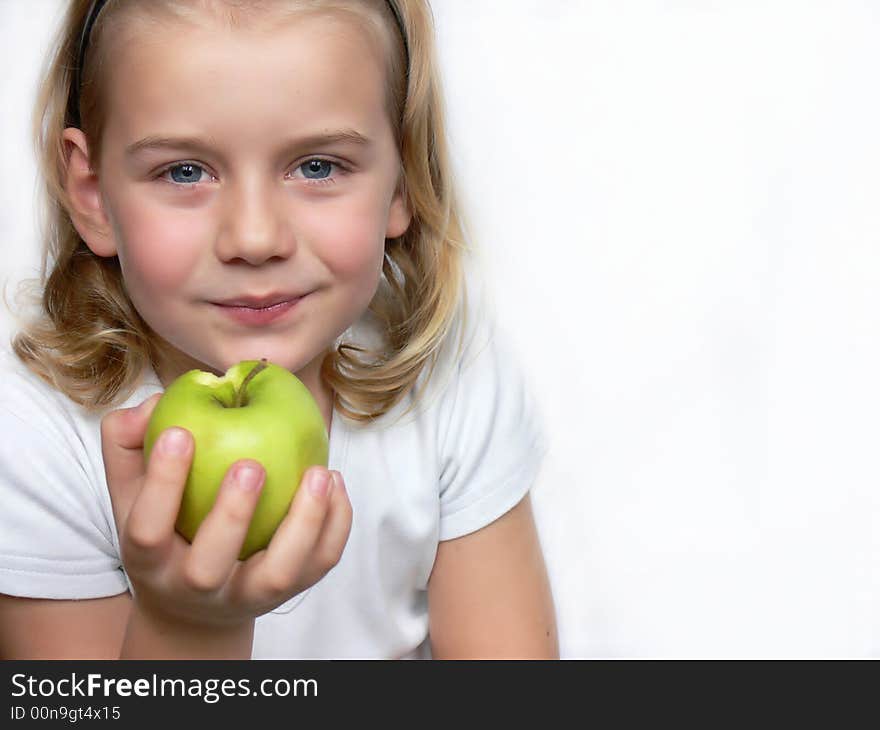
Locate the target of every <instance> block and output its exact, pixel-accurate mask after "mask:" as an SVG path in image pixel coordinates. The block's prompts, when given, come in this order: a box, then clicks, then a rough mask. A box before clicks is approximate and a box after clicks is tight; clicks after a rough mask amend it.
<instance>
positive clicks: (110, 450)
mask: <svg viewBox="0 0 880 730" xmlns="http://www.w3.org/2000/svg"><path fill="white" fill-rule="evenodd" d="M161 397H162V393H154V394H153V395H151V396H150V397H149V398H147V399H146V400H145V401H144V402H143V403H141V404H140V405H139V406H136V407H135V408H121V409H119V410H116V411H111V412H110V413H108V414H107V415H106V416H104V418H103V419H102V420H101V453H102V456H103V457H104V471H105V472H106V475H107V486H108V488H109V490H110V500H111V502H112V503H113V512H114V514H115V516H116V524H117V525H119V526H121V525H122V524H124V521H125V517H126V516H127V515H128V511H129V510H130V509H131V505H132V504H133V503H134V500H135V498H136V497H137V492H138V491H139V489H140V482H141V477H143V475H144V472H145V471H146V467H145V465H144V453H143V447H144V434H145V433H146V431H147V424H148V423H149V422H150V416H152V414H153V409H154V408H155V407H156V404H157V403H158V402H159V399H160V398H161Z"/></svg>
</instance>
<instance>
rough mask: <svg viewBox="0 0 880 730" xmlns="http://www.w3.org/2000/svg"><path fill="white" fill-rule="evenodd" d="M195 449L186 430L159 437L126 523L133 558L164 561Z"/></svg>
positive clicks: (126, 536)
mask: <svg viewBox="0 0 880 730" xmlns="http://www.w3.org/2000/svg"><path fill="white" fill-rule="evenodd" d="M193 446H194V443H193V437H192V434H191V433H190V432H189V431H187V430H186V429H184V428H168V429H165V431H163V432H162V433H161V435H160V436H159V440H158V441H157V442H156V448H154V449H153V451H152V453H151V454H150V462H149V464H147V473H146V475H145V477H144V483H143V487H142V488H141V490H140V493H139V494H138V496H137V498H136V499H135V502H134V505H132V508H131V512H130V513H129V515H128V520H127V522H126V528H125V541H126V543H127V545H128V547H129V550H130V553H129V554H130V555H132V557H135V558H137V559H140V560H142V561H144V562H151V561H152V560H153V559H161V553H162V552H163V549H164V548H167V547H168V546H169V545H170V544H171V540H172V538H173V537H174V524H175V522H176V521H177V513H178V512H179V511H180V500H181V498H182V496H183V489H184V487H185V486H186V478H187V475H188V474H189V468H190V465H191V463H192V456H193ZM132 552H133V554H132Z"/></svg>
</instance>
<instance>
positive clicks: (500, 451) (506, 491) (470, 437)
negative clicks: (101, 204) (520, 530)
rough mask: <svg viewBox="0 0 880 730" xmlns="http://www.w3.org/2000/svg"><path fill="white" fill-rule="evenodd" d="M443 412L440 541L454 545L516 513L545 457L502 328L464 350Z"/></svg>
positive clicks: (536, 413)
mask: <svg viewBox="0 0 880 730" xmlns="http://www.w3.org/2000/svg"><path fill="white" fill-rule="evenodd" d="M441 412H443V413H444V417H445V418H446V419H447V422H446V431H445V436H443V441H442V445H441V448H440V454H441V476H440V540H451V539H454V538H456V537H461V536H463V535H466V534H468V533H471V532H474V531H476V530H479V529H480V528H482V527H484V526H486V525H488V524H490V523H491V522H493V521H495V520H496V519H498V518H499V517H501V516H502V515H503V514H505V513H506V512H507V511H509V510H510V509H512V508H513V507H515V506H516V505H517V503H519V501H520V500H521V499H522V498H523V497H525V495H526V494H527V493H528V491H529V490H530V488H531V487H532V485H533V483H534V481H535V479H536V478H537V476H538V472H539V470H540V467H541V464H542V461H543V458H544V455H545V453H546V451H547V441H546V436H545V430H544V423H543V418H542V415H541V411H540V409H539V408H538V405H537V403H536V401H535V397H534V393H533V391H532V389H531V387H530V384H529V381H528V379H527V378H526V377H525V373H524V371H523V369H522V366H521V364H520V362H519V361H518V359H517V356H516V353H515V351H514V349H513V348H512V346H511V343H510V341H509V338H508V336H507V334H506V333H505V332H504V331H503V330H502V329H501V328H500V327H499V326H498V325H497V324H488V325H486V324H484V325H481V326H479V327H478V328H477V332H476V334H475V335H474V336H473V337H472V338H471V340H470V341H469V342H468V343H466V346H465V348H464V351H463V352H462V355H461V358H460V359H459V362H458V363H457V365H456V368H455V372H454V374H453V377H452V378H451V379H450V383H449V387H448V389H447V391H446V392H445V393H444V395H443V402H442V406H441Z"/></svg>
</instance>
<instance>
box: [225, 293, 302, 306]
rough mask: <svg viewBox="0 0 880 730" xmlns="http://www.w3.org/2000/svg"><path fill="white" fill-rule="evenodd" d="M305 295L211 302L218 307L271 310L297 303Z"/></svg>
mask: <svg viewBox="0 0 880 730" xmlns="http://www.w3.org/2000/svg"><path fill="white" fill-rule="evenodd" d="M303 296H305V295H298V294H284V293H274V294H267V295H266V296H261V297H259V296H251V295H245V296H241V297H235V298H233V299H226V300H223V301H219V302H212V303H213V304H216V305H218V306H220V307H232V308H237V309H257V310H260V309H271V308H272V307H276V306H280V305H282V304H290V303H291V302H294V303H295V302H298V301H299V300H300V299H302V298H303Z"/></svg>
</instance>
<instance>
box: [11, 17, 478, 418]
mask: <svg viewBox="0 0 880 730" xmlns="http://www.w3.org/2000/svg"><path fill="white" fill-rule="evenodd" d="M90 4H91V3H90V0H70V4H69V6H68V9H67V12H66V15H65V18H64V22H63V24H62V26H61V27H60V28H59V30H58V31H57V35H56V36H55V38H54V40H53V45H52V47H51V51H50V54H49V56H48V58H47V62H46V63H47V66H46V68H45V69H44V73H43V75H42V79H43V80H42V82H41V83H40V86H39V89H38V93H37V99H36V105H35V108H34V113H33V120H32V123H33V142H34V145H35V153H36V156H37V162H38V170H39V173H40V175H41V178H42V180H43V187H42V190H41V193H42V199H41V201H40V202H41V204H42V205H43V207H44V212H45V215H44V216H43V229H42V231H41V233H42V237H43V249H42V266H41V270H40V278H39V279H38V280H34V279H32V280H29V281H26V282H23V287H24V288H26V289H27V288H28V287H30V288H31V289H32V290H33V291H32V293H31V297H32V300H33V304H35V305H36V309H37V314H36V315H35V316H32V317H31V318H30V319H27V320H25V319H23V318H21V317H19V331H18V332H17V333H16V334H15V336H14V337H13V340H12V347H13V351H14V352H15V354H16V355H17V356H18V357H19V359H21V361H22V362H24V363H25V364H26V366H27V367H28V368H29V369H30V370H32V371H33V372H34V373H36V374H37V375H38V376H40V377H41V378H43V379H44V380H45V381H46V382H48V383H50V384H51V385H52V386H54V387H55V388H56V389H58V390H60V391H61V392H63V393H65V394H66V395H67V396H68V397H70V398H71V399H72V400H74V401H75V402H76V403H78V404H80V405H81V406H83V407H84V408H85V409H87V410H88V411H91V412H95V411H99V410H103V409H105V408H107V407H113V406H116V405H118V404H120V403H121V402H122V401H124V400H125V399H126V398H127V397H128V396H129V395H130V394H131V393H132V392H133V390H134V388H135V387H136V386H137V384H138V382H139V380H140V378H141V376H142V374H143V372H144V370H145V368H147V367H148V366H149V367H152V368H154V369H155V368H156V367H157V365H158V363H159V362H160V358H161V356H162V354H163V348H164V347H166V346H167V343H164V341H162V339H161V338H160V337H158V335H157V334H156V333H155V332H154V331H153V330H152V329H151V328H150V326H149V325H148V324H147V323H146V322H145V321H144V320H143V319H142V318H141V316H140V314H139V313H138V312H137V310H136V309H135V307H134V305H133V304H132V302H131V300H130V299H129V297H128V295H127V293H126V290H125V286H124V282H123V277H122V272H121V269H120V266H119V260H118V258H116V257H111V258H102V257H99V256H96V255H95V254H94V253H92V252H91V250H90V249H89V248H88V247H87V246H86V244H85V242H84V241H83V240H82V238H81V237H80V236H79V234H78V232H77V230H76V228H75V227H74V226H73V223H72V221H71V217H70V215H69V214H68V210H70V205H69V200H68V197H67V195H66V193H65V189H64V188H65V186H64V180H65V171H66V165H67V160H66V153H65V149H64V145H63V142H62V132H63V130H64V129H65V128H66V127H68V126H72V124H73V122H72V119H73V117H72V115H71V114H70V113H69V111H68V108H67V107H68V103H69V96H70V89H71V85H72V84H73V69H74V68H75V66H76V63H77V58H76V56H77V49H78V43H79V37H80V35H81V33H82V28H83V25H84V23H85V16H86V14H87V12H88V9H89V6H90ZM273 4H275V5H277V4H278V3H277V0H276V2H275V3H273ZM265 5H266V2H265V0H263V1H258V0H222V1H221V2H219V4H218V3H217V2H208V1H207V0H151V1H150V2H149V3H147V4H144V2H143V0H138V2H137V3H135V2H130V1H129V0H110V2H108V3H107V5H106V6H105V8H104V10H102V11H101V14H100V15H99V18H98V22H97V23H96V24H95V26H94V29H93V31H92V34H91V42H90V44H89V53H88V62H87V63H86V64H85V68H84V69H83V87H82V90H81V99H80V106H79V109H80V113H81V117H82V124H81V125H80V126H81V128H82V131H83V133H84V134H85V136H86V139H87V141H88V145H89V149H90V150H94V157H93V159H92V169H98V167H99V165H100V154H101V145H100V142H101V139H102V133H103V128H104V121H105V110H106V102H105V96H104V94H105V88H106V84H105V83H104V79H105V77H106V70H107V69H109V68H110V58H109V55H110V51H111V48H110V46H111V44H110V43H109V42H108V40H107V38H108V35H109V34H110V32H109V31H108V30H107V29H108V28H112V27H114V26H115V25H116V24H118V23H126V24H127V23H129V22H134V21H135V20H136V16H137V19H141V20H143V15H144V12H143V11H145V10H148V11H150V12H151V14H152V17H154V18H155V11H158V10H160V9H161V10H163V11H168V12H170V13H171V14H172V15H176V16H177V17H183V18H185V17H190V16H191V14H192V13H193V11H200V10H206V9H212V10H218V7H219V8H222V9H224V10H226V11H228V12H227V13H226V15H225V16H223V17H225V18H226V20H227V22H228V23H229V24H230V25H231V26H234V25H235V24H236V23H239V22H241V21H242V20H243V18H244V16H246V15H247V14H248V13H249V12H252V11H259V10H261V9H263V8H264V6H265ZM397 7H398V8H399V10H400V14H401V19H402V21H403V24H404V27H405V30H406V34H407V41H408V45H409V53H410V54H411V55H410V60H409V63H408V64H407V51H406V47H405V46H404V42H403V38H402V36H401V33H400V31H399V29H398V26H397V23H396V21H395V19H394V16H393V14H392V12H391V10H390V9H389V7H388V5H387V2H386V0H287V3H286V6H285V9H286V8H289V9H290V10H291V11H292V12H296V11H302V10H310V11H311V10H323V9H329V8H332V9H334V10H343V11H348V12H352V13H355V14H356V15H358V16H359V17H361V18H362V19H364V20H366V21H367V22H368V25H371V27H372V28H373V29H374V30H376V31H378V32H379V33H380V35H381V37H383V38H384V40H385V46H386V48H387V49H388V54H387V56H388V73H387V79H388V82H387V87H386V91H387V108H388V114H389V117H390V120H391V123H392V128H393V130H394V133H395V137H396V140H397V143H398V149H399V151H400V156H401V164H402V172H403V181H404V187H405V192H406V195H407V200H408V203H409V206H410V210H411V211H412V213H413V220H412V223H411V225H410V227H409V229H408V230H407V232H406V233H405V234H404V235H403V236H401V237H399V238H396V239H386V243H385V259H384V262H383V266H382V276H381V280H380V284H379V287H378V289H377V292H376V294H375V296H374V298H373V300H372V301H371V303H370V305H369V307H368V311H369V312H370V313H372V315H373V316H374V317H375V318H376V321H377V322H378V323H379V324H380V329H381V332H382V335H383V342H382V343H381V346H379V347H367V346H365V345H364V344H363V343H346V342H341V341H340V342H338V344H336V345H335V346H334V347H333V348H331V349H330V350H329V351H328V352H327V354H326V356H325V358H324V360H323V362H322V365H321V377H322V378H323V380H324V382H325V383H326V384H327V385H328V386H329V387H330V388H331V389H332V391H333V393H334V406H335V407H336V408H337V409H338V410H339V411H340V412H342V413H344V414H345V415H346V416H348V417H349V418H352V419H354V420H356V421H361V422H365V421H371V420H373V419H375V418H378V417H380V416H382V415H384V414H385V413H387V412H388V411H389V410H391V409H392V408H393V407H394V406H395V405H396V404H397V403H398V402H400V401H401V400H402V399H403V398H404V397H405V396H406V395H407V394H408V393H409V392H410V391H413V390H418V393H417V394H416V397H415V398H414V400H413V404H411V405H410V407H409V408H408V409H407V411H406V412H409V410H411V408H412V407H413V405H414V404H415V402H417V400H418V394H419V393H421V389H417V388H416V386H417V384H418V381H419V376H420V374H421V373H422V372H423V370H424V369H425V368H426V366H427V367H428V368H429V369H428V370H427V374H428V376H430V374H431V372H433V369H434V365H435V364H436V361H437V358H438V356H439V352H440V349H441V346H442V345H443V344H444V343H445V342H446V341H447V339H449V338H450V336H451V333H452V332H453V331H454V330H455V329H456V328H455V327H454V324H455V322H456V321H457V318H459V317H460V318H461V320H462V321H463V320H464V316H465V311H466V306H465V302H466V290H465V286H464V256H465V254H466V253H467V252H468V251H470V249H469V248H468V247H467V246H466V245H465V243H464V240H463V239H464V235H463V224H462V217H461V215H460V213H459V206H458V204H457V203H456V199H455V195H454V191H453V186H452V177H451V172H450V166H449V159H448V156H447V141H446V134H445V124H444V109H443V98H442V91H441V87H440V81H439V74H438V68H437V61H436V55H435V48H434V21H433V16H432V13H431V9H430V6H429V4H428V0H397ZM116 27H118V26H116ZM460 331H461V334H462V336H463V332H464V327H463V326H462V328H461V330H460ZM461 347H462V341H461V339H460V340H459V348H461ZM459 351H460V350H459Z"/></svg>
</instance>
